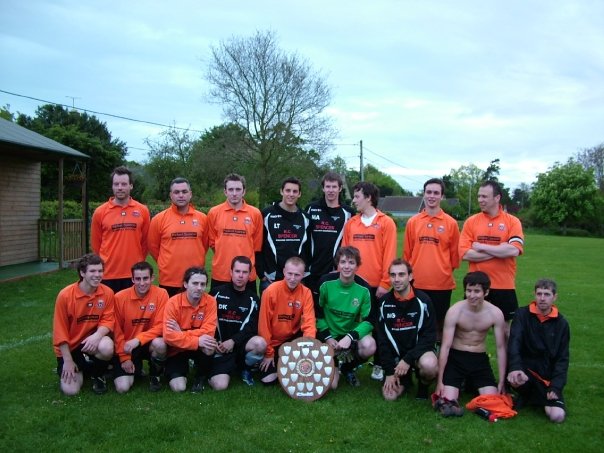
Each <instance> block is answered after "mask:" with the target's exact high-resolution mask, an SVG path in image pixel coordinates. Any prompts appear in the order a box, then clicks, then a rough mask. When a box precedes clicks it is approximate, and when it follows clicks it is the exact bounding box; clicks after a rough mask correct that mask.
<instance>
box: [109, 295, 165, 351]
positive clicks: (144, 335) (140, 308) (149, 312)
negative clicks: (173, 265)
mask: <svg viewBox="0 0 604 453" xmlns="http://www.w3.org/2000/svg"><path fill="white" fill-rule="evenodd" d="M167 301H168V292H167V291H166V290H165V289H163V288H158V287H157V286H154V285H151V287H150V288H149V291H148V292H147V294H145V296H144V297H142V298H140V297H138V294H136V290H135V289H134V286H132V287H131V288H128V289H124V290H122V291H120V292H118V293H116V294H115V301H114V307H115V329H114V331H113V332H114V338H115V353H116V354H117V355H118V356H119V358H120V362H125V361H126V360H131V357H130V354H126V353H125V352H124V345H125V344H126V342H127V341H130V340H132V339H133V338H136V339H138V341H140V342H141V345H144V344H147V343H149V342H150V341H151V340H153V339H154V338H157V337H161V335H162V331H163V322H164V308H165V306H166V302H167Z"/></svg>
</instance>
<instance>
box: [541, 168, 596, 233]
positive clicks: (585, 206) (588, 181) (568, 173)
mask: <svg viewBox="0 0 604 453" xmlns="http://www.w3.org/2000/svg"><path fill="white" fill-rule="evenodd" d="M598 198H599V197H598V190H597V188H596V184H595V179H594V173H593V170H592V169H588V170H586V169H585V168H583V166H582V165H581V164H580V163H578V162H577V161H575V160H573V159H570V160H569V161H568V162H567V163H566V164H564V165H562V164H560V163H556V164H554V165H553V167H551V168H550V169H549V171H547V172H546V173H541V174H539V175H538V176H537V181H536V182H535V183H534V185H533V191H532V194H531V203H532V208H533V210H534V216H535V218H536V220H537V221H538V222H539V223H540V224H541V225H544V226H558V227H561V228H562V231H563V232H564V233H566V231H567V229H568V228H571V227H576V228H585V229H588V230H591V231H593V230H594V227H596V226H597V214H598V206H599V202H600V200H599V199H598Z"/></svg>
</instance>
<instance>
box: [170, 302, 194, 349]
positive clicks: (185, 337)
mask: <svg viewBox="0 0 604 453" xmlns="http://www.w3.org/2000/svg"><path fill="white" fill-rule="evenodd" d="M181 297H182V295H181V294H177V295H176V296H174V297H172V298H170V299H169V300H168V303H167V304H166V309H165V311H164V325H163V334H164V335H163V336H164V340H165V342H166V343H167V344H168V345H170V346H174V347H176V348H179V349H188V350H193V351H195V350H197V348H198V347H199V338H198V337H197V336H194V335H191V331H190V330H182V331H174V330H168V329H167V328H166V321H167V320H169V319H175V320H176V322H178V324H179V325H180V326H181V327H182V325H183V324H184V322H183V321H184V320H183V319H182V318H183V317H182V316H181V312H180V311H181V310H180V303H181Z"/></svg>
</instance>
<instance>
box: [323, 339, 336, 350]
mask: <svg viewBox="0 0 604 453" xmlns="http://www.w3.org/2000/svg"><path fill="white" fill-rule="evenodd" d="M325 343H327V344H328V345H329V346H331V347H332V348H333V349H334V351H337V350H338V342H337V341H336V340H335V338H330V339H329V340H327V341H326V342H325Z"/></svg>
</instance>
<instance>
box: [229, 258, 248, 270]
mask: <svg viewBox="0 0 604 453" xmlns="http://www.w3.org/2000/svg"><path fill="white" fill-rule="evenodd" d="M235 263H241V264H247V265H248V266H249V267H250V272H252V260H251V259H249V258H248V257H247V256H243V255H239V256H236V257H235V258H233V259H232V260H231V270H233V268H234V267H235Z"/></svg>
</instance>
